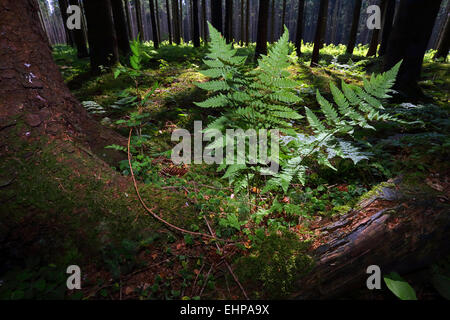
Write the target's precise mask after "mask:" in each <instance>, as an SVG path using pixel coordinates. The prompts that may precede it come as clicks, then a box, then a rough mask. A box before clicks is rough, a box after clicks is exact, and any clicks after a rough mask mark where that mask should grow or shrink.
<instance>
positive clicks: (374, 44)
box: [367, 0, 387, 57]
mask: <svg viewBox="0 0 450 320" xmlns="http://www.w3.org/2000/svg"><path fill="white" fill-rule="evenodd" d="M386 4H387V0H381V4H380V9H381V13H382V14H383V18H382V19H383V20H384V14H385V13H386V11H385V9H386ZM379 41H380V29H374V30H373V31H372V39H371V40H370V45H369V50H368V51H367V57H373V56H376V55H377V50H378V44H379V43H380V42H379Z"/></svg>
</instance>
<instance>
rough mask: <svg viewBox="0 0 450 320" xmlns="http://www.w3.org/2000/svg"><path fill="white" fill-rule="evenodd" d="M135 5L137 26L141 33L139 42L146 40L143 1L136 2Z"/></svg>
mask: <svg viewBox="0 0 450 320" xmlns="http://www.w3.org/2000/svg"><path fill="white" fill-rule="evenodd" d="M134 5H135V7H136V24H137V29H138V33H139V35H138V36H139V40H140V41H143V40H144V39H145V33H144V24H143V22H142V5H141V0H135V2H134Z"/></svg>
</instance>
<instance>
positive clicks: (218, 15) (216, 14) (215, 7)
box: [211, 0, 223, 33]
mask: <svg viewBox="0 0 450 320" xmlns="http://www.w3.org/2000/svg"><path fill="white" fill-rule="evenodd" d="M211 24H212V25H213V27H214V28H216V29H217V30H218V31H219V32H220V33H223V27H222V1H214V0H212V1H211Z"/></svg>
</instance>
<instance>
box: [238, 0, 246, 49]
mask: <svg viewBox="0 0 450 320" xmlns="http://www.w3.org/2000/svg"><path fill="white" fill-rule="evenodd" d="M244 1H245V0H241V23H240V27H241V32H240V36H239V39H240V44H241V46H243V45H244V24H245V22H244V17H245V12H244Z"/></svg>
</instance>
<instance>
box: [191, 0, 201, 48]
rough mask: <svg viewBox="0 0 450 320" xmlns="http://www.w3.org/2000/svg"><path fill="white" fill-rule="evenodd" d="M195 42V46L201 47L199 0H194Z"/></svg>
mask: <svg viewBox="0 0 450 320" xmlns="http://www.w3.org/2000/svg"><path fill="white" fill-rule="evenodd" d="M192 21H193V31H194V32H193V42H194V47H196V48H198V47H200V30H199V29H200V28H199V24H198V23H199V21H198V0H192Z"/></svg>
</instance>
